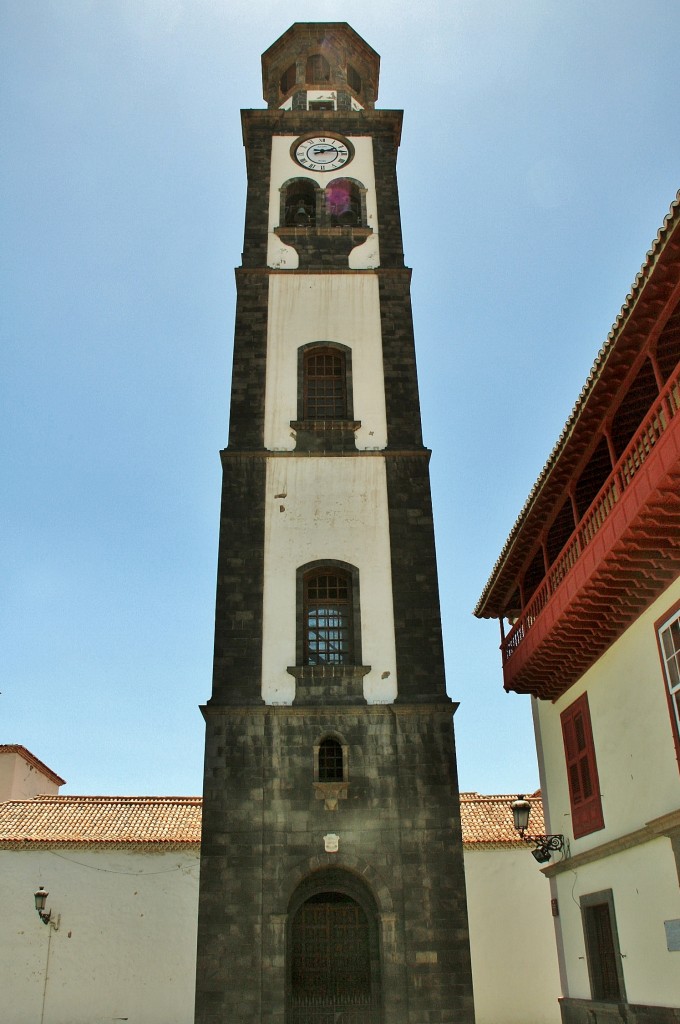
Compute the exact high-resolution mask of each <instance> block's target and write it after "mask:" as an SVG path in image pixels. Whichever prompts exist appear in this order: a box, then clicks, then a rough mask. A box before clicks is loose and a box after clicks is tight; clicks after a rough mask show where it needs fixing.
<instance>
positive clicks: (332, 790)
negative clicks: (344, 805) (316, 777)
mask: <svg viewBox="0 0 680 1024" xmlns="http://www.w3.org/2000/svg"><path fill="white" fill-rule="evenodd" d="M312 785H313V786H314V795H315V796H316V799H317V800H323V802H324V808H325V809H326V810H327V811H337V809H338V800H346V799H347V792H348V790H349V783H348V782H314V783H312Z"/></svg>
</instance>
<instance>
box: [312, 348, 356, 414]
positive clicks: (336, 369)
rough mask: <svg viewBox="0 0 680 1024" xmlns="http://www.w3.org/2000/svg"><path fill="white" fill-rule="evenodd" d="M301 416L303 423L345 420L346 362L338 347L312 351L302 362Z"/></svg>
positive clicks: (346, 411)
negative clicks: (306, 421) (308, 421)
mask: <svg viewBox="0 0 680 1024" xmlns="http://www.w3.org/2000/svg"><path fill="white" fill-rule="evenodd" d="M302 376H303V393H302V415H303V419H305V420H344V419H347V418H348V415H347V413H348V409H347V359H346V356H345V353H344V352H343V351H341V350H340V349H337V348H311V349H308V350H307V351H306V352H305V353H304V355H303V359H302Z"/></svg>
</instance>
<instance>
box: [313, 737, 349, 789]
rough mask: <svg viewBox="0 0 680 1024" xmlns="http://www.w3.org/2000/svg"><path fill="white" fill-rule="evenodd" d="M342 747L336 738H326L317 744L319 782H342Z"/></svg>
mask: <svg viewBox="0 0 680 1024" xmlns="http://www.w3.org/2000/svg"><path fill="white" fill-rule="evenodd" d="M343 776H344V773H343V763H342V747H341V746H340V744H339V743H338V741H337V740H334V739H332V738H330V737H329V738H327V739H325V740H322V742H321V743H320V745H319V782H342V780H343Z"/></svg>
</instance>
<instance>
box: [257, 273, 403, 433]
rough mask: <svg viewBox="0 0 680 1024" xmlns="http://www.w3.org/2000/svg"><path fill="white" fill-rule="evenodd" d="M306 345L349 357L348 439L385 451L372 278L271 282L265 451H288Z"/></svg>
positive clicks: (295, 277) (278, 277) (301, 277)
mask: <svg viewBox="0 0 680 1024" xmlns="http://www.w3.org/2000/svg"><path fill="white" fill-rule="evenodd" d="M311 342H319V343H328V342H330V343H331V344H333V343H336V344H340V345H344V346H346V347H347V348H349V349H350V351H351V359H352V398H353V404H354V419H355V420H360V421H361V426H360V427H359V428H358V430H357V431H356V434H355V438H356V446H357V448H358V449H360V450H362V451H371V450H376V449H380V448H385V446H386V445H387V418H386V413H385V387H384V380H383V353H382V335H381V330H380V304H379V297H378V280H377V278H376V277H375V275H373V274H292V275H286V274H274V275H272V276H271V277H270V283H269V307H268V319H267V377H266V397H265V423H264V439H265V440H264V443H265V448H267V449H268V450H269V451H292V450H293V449H294V448H295V432H294V430H293V428H292V427H291V425H290V424H291V420H296V419H297V415H298V355H299V350H300V348H301V347H302V346H303V345H308V344H310V343H311Z"/></svg>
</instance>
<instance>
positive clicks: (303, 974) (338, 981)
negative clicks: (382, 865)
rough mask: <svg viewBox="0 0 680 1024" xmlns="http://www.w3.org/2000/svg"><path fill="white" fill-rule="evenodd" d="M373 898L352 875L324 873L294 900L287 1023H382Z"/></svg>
mask: <svg viewBox="0 0 680 1024" xmlns="http://www.w3.org/2000/svg"><path fill="white" fill-rule="evenodd" d="M378 948H379V947H378V927H377V914H376V908H375V903H374V901H373V899H372V897H371V895H370V893H368V892H367V890H366V889H365V888H364V886H363V885H362V884H361V883H360V882H358V881H357V880H356V879H355V878H354V877H353V876H351V875H349V874H345V873H344V872H339V871H328V872H322V873H320V874H319V875H316V876H312V878H309V879H307V880H305V882H303V883H302V885H301V886H299V887H298V889H297V890H296V893H295V894H294V896H293V899H292V900H291V905H290V910H289V918H288V936H287V958H286V959H287V986H286V989H287V998H286V1024H380V1020H381V1010H380V1006H381V984H380V962H379V951H378Z"/></svg>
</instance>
